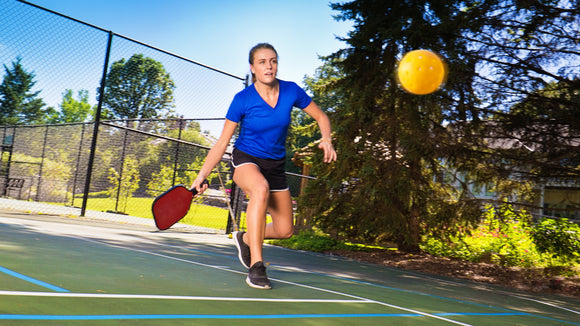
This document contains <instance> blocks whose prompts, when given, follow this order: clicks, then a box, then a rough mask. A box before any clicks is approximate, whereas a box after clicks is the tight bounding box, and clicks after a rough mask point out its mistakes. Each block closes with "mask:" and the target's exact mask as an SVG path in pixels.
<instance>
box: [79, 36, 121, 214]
mask: <svg viewBox="0 0 580 326" xmlns="http://www.w3.org/2000/svg"><path fill="white" fill-rule="evenodd" d="M113 35H114V34H113V32H109V39H108V41H107V52H106V54H105V64H104V66H103V76H102V78H101V91H100V94H99V103H98V104H97V112H96V113H95V126H94V129H93V139H92V141H91V152H90V154H89V162H88V164H87V165H88V166H87V178H86V181H85V191H84V195H83V205H82V207H81V216H85V213H86V211H87V200H88V198H89V191H90V190H91V175H92V174H93V164H94V163H95V152H96V151H97V138H98V135H99V125H100V123H101V112H102V109H103V100H104V97H105V86H106V85H107V70H108V69H109V58H110V56H111V45H112V43H113Z"/></svg>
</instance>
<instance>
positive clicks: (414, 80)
mask: <svg viewBox="0 0 580 326" xmlns="http://www.w3.org/2000/svg"><path fill="white" fill-rule="evenodd" d="M397 74H398V78H399V83H400V84H401V87H403V89H405V90H406V91H407V92H409V93H412V94H416V95H425V94H429V93H433V92H434V91H436V90H437V89H438V88H439V87H440V86H441V84H442V83H443V81H444V80H445V75H446V69H445V64H444V63H443V60H441V58H440V57H439V56H438V55H437V54H435V53H433V52H431V51H429V50H414V51H411V52H408V53H406V54H405V55H404V56H403V59H401V61H400V62H399V68H398V71H397Z"/></svg>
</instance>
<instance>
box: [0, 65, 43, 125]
mask: <svg viewBox="0 0 580 326" xmlns="http://www.w3.org/2000/svg"><path fill="white" fill-rule="evenodd" d="M4 71H5V75H4V79H3V81H2V84H0V125H17V124H33V123H44V122H45V119H46V117H47V114H48V113H49V111H51V110H52V108H47V109H45V108H44V106H45V104H44V102H43V101H42V99H40V98H38V95H39V94H40V91H36V92H33V91H32V88H33V87H34V85H35V84H36V81H34V77H35V75H34V73H31V72H27V71H26V70H25V69H24V67H23V66H22V59H21V58H17V59H16V61H15V62H13V63H12V68H10V69H9V68H8V67H6V65H4Z"/></svg>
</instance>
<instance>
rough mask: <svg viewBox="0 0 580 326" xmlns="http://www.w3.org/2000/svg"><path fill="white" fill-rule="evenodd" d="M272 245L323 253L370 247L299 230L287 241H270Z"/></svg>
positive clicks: (359, 249)
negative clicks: (298, 232)
mask: <svg viewBox="0 0 580 326" xmlns="http://www.w3.org/2000/svg"><path fill="white" fill-rule="evenodd" d="M269 242H270V243H271V244H273V245H277V246H283V247H286V248H290V249H296V250H305V251H313V252H324V251H327V250H342V249H344V250H356V251H364V250H369V249H370V248H371V247H369V246H364V245H358V244H351V243H345V242H342V241H338V240H336V239H333V238H331V237H330V236H328V235H325V234H324V233H322V232H316V231H311V230H301V231H300V234H298V235H295V236H293V237H291V238H289V239H281V240H270V241H269Z"/></svg>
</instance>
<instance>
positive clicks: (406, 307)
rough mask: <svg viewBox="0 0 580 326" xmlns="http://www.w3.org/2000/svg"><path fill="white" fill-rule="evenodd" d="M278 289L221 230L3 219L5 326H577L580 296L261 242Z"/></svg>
mask: <svg viewBox="0 0 580 326" xmlns="http://www.w3.org/2000/svg"><path fill="white" fill-rule="evenodd" d="M264 252H265V257H266V259H267V263H268V275H269V277H270V279H271V281H272V285H273V289H272V290H270V291H267V290H256V289H252V288H250V287H248V286H247V285H246V284H245V281H244V280H245V277H246V274H247V271H246V270H245V269H244V268H243V267H242V265H241V264H240V263H239V262H238V260H237V252H236V250H235V246H234V245H233V242H232V240H231V239H229V238H228V237H227V236H226V235H221V234H203V233H193V232H185V231H172V230H168V231H164V232H158V231H156V229H155V228H154V226H153V221H152V220H151V226H147V225H129V224H122V223H112V222H103V221H95V220H89V219H81V218H64V217H58V216H47V215H31V214H24V213H16V212H3V213H0V324H2V325H37V324H43V325H51V324H54V325H68V324H70V325H78V324H83V325H91V324H95V325H97V324H98V325H118V324H122V325H159V324H163V325H192V324H195V325H221V324H224V325H225V324H236V325H270V324H272V323H273V322H274V323H276V324H277V325H296V324H300V325H378V324H389V325H449V324H456V325H580V322H579V321H580V300H578V299H576V298H568V297H560V296H549V295H536V294H534V295H531V294H526V293H519V292H516V291H514V290H511V289H506V288H502V287H497V286H491V285H486V284H479V283H474V282H469V281H463V280H456V279H452V278H444V277H439V276H434V275H427V274H420V273H415V272H408V271H404V270H399V269H394V268H388V267H383V266H376V265H371V264H364V263H359V262H355V261H350V260H346V259H342V258H337V257H329V256H324V255H319V254H314V253H309V252H302V251H295V250H288V249H284V248H278V247H272V246H266V247H265V249H264Z"/></svg>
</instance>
